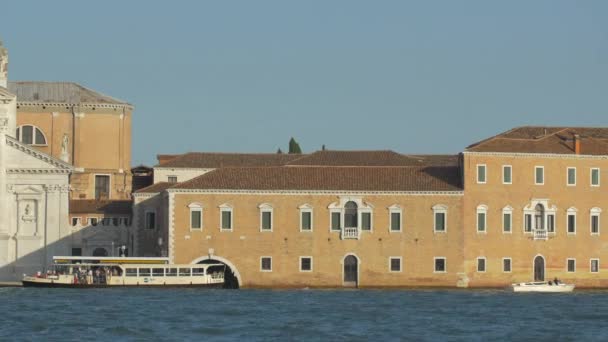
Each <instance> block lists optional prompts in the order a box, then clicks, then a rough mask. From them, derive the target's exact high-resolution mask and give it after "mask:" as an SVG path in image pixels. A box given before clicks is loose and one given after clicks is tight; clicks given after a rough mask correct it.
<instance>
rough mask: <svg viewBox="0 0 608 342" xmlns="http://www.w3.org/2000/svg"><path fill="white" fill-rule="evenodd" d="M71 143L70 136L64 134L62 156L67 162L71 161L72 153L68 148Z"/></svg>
mask: <svg viewBox="0 0 608 342" xmlns="http://www.w3.org/2000/svg"><path fill="white" fill-rule="evenodd" d="M69 144H70V137H68V135H67V134H64V135H63V138H62V139H61V155H60V158H61V160H63V161H64V162H66V163H69V162H70V153H69V152H68V148H69V146H70V145H69Z"/></svg>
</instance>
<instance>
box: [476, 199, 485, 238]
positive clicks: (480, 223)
mask: <svg viewBox="0 0 608 342" xmlns="http://www.w3.org/2000/svg"><path fill="white" fill-rule="evenodd" d="M487 212H488V207H486V206H485V205H480V206H478V207H477V232H478V233H485V232H486V214H487Z"/></svg>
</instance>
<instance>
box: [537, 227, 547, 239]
mask: <svg viewBox="0 0 608 342" xmlns="http://www.w3.org/2000/svg"><path fill="white" fill-rule="evenodd" d="M548 237H549V234H548V233H547V230H546V229H535V230H534V240H547V238H548Z"/></svg>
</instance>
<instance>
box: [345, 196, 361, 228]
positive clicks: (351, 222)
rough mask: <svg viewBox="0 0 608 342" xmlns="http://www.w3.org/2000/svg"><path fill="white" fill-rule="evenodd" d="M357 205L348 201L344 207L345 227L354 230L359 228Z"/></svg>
mask: <svg viewBox="0 0 608 342" xmlns="http://www.w3.org/2000/svg"><path fill="white" fill-rule="evenodd" d="M357 207H358V206H357V203H355V202H353V201H348V202H346V204H345V205H344V227H348V228H353V227H357V226H358V224H357V223H358V222H357V221H358V220H357V216H358V215H357Z"/></svg>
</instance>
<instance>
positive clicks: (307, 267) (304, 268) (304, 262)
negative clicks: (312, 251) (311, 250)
mask: <svg viewBox="0 0 608 342" xmlns="http://www.w3.org/2000/svg"><path fill="white" fill-rule="evenodd" d="M300 272H312V257H310V256H302V257H300Z"/></svg>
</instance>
